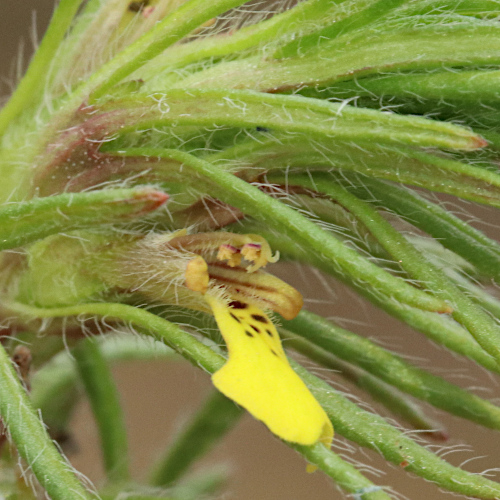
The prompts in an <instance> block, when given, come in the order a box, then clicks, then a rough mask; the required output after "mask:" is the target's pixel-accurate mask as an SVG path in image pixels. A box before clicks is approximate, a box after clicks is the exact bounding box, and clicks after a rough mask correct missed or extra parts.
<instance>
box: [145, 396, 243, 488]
mask: <svg viewBox="0 0 500 500" xmlns="http://www.w3.org/2000/svg"><path fill="white" fill-rule="evenodd" d="M242 414H243V410H242V409H241V408H239V407H238V406H237V405H236V404H235V403H234V402H233V401H231V400H230V399H228V398H226V397H225V396H224V395H223V394H221V393H220V392H218V391H213V392H212V394H211V395H210V396H209V397H208V399H207V400H206V401H205V403H204V405H203V407H202V408H201V409H200V411H199V412H198V413H197V414H196V415H195V416H194V417H193V418H192V419H191V421H190V422H189V423H188V425H187V426H186V428H185V430H184V431H183V432H182V433H181V434H180V435H179V436H178V437H177V438H176V440H175V442H174V443H173V444H172V445H171V446H170V447H169V449H168V451H167V454H166V455H165V456H164V457H163V458H162V459H161V460H160V462H159V463H158V465H157V466H156V469H155V472H154V474H153V477H152V479H151V483H152V484H153V486H170V485H171V484H172V483H174V482H176V481H177V480H178V479H179V478H180V477H182V476H183V475H184V473H185V472H186V470H187V469H188V468H189V467H190V466H191V465H192V464H193V463H194V462H195V461H196V460H197V459H199V458H200V457H201V456H203V455H204V454H206V453H207V452H208V451H209V450H210V449H211V448H212V447H213V446H215V445H216V444H217V443H218V442H219V440H220V439H221V438H222V437H223V436H224V435H225V434H226V433H227V432H229V430H230V429H231V428H232V427H233V425H235V424H236V422H237V421H238V420H239V418H240V417H241V415H242Z"/></svg>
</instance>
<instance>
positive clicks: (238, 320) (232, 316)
mask: <svg viewBox="0 0 500 500" xmlns="http://www.w3.org/2000/svg"><path fill="white" fill-rule="evenodd" d="M229 315H230V316H231V318H233V319H234V321H237V322H238V323H241V319H240V318H238V316H235V315H234V314H233V313H231V312H230V313H229Z"/></svg>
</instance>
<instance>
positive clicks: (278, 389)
mask: <svg viewBox="0 0 500 500" xmlns="http://www.w3.org/2000/svg"><path fill="white" fill-rule="evenodd" d="M206 300H207V302H208V303H209V304H210V306H211V308H212V311H213V313H214V316H215V320H216V321H217V324H218V326H219V328H220V330H221V333H222V336H223V337H224V340H225V341H226V344H227V348H228V352H229V360H228V361H227V362H226V364H225V365H224V366H223V367H222V368H221V369H220V370H219V371H217V372H216V373H214V375H213V376H212V381H213V384H214V385H215V387H216V388H217V389H218V390H219V391H221V392H222V393H223V394H224V395H225V396H227V397H228V398H230V399H232V400H233V401H235V402H236V403H238V404H239V405H241V406H242V407H244V408H245V409H246V410H247V411H248V412H249V413H250V414H251V415H253V416H254V417H255V418H257V419H258V420H261V421H262V422H264V424H266V426H267V427H268V428H269V429H270V430H271V432H273V433H274V434H276V435H277V436H279V437H280V438H282V439H284V440H286V441H290V442H293V443H299V444H303V445H312V444H315V443H317V442H318V441H320V442H322V443H324V444H325V445H326V446H328V447H329V446H330V444H331V441H332V439H333V427H332V424H331V422H330V420H329V418H328V416H327V415H326V413H325V411H324V410H323V408H322V407H321V406H320V404H319V403H318V402H317V401H316V399H315V398H314V396H313V395H312V394H311V392H310V391H309V389H308V388H307V387H306V385H305V384H304V382H303V381H302V379H301V378H300V377H299V376H298V375H297V374H296V373H295V372H294V371H293V369H292V367H291V366H290V364H289V362H288V360H287V358H286V355H285V353H284V351H283V348H282V346H281V341H280V338H279V335H278V332H277V331H276V328H275V327H274V325H273V324H272V322H271V321H270V320H269V318H268V317H267V316H266V315H265V313H264V312H263V311H261V310H260V309H258V308H257V307H255V306H253V305H250V304H246V303H241V302H237V303H233V306H232V307H231V304H230V305H226V304H225V303H224V302H222V301H220V300H217V299H214V298H213V297H209V296H206Z"/></svg>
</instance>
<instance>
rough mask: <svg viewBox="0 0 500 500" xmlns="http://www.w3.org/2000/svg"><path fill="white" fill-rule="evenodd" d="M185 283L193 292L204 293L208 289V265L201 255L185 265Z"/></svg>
mask: <svg viewBox="0 0 500 500" xmlns="http://www.w3.org/2000/svg"><path fill="white" fill-rule="evenodd" d="M184 277H185V284H186V287H187V288H189V289H190V290H192V291H193V292H201V293H205V292H206V291H207V290H208V281H209V276H208V266H207V263H206V262H205V259H204V258H203V257H200V256H198V257H195V258H194V259H191V260H190V261H189V262H188V264H187V266H186V273H185V275H184Z"/></svg>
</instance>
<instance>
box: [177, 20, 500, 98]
mask: <svg viewBox="0 0 500 500" xmlns="http://www.w3.org/2000/svg"><path fill="white" fill-rule="evenodd" d="M465 19H468V22H467V23H465V22H463V23H462V24H461V25H459V24H457V23H449V24H448V25H446V24H444V25H430V26H421V27H416V28H414V27H412V26H403V27H401V29H400V30H397V29H394V30H391V31H383V32H379V30H373V34H372V33H370V34H367V33H365V32H364V31H363V30H361V31H360V34H359V36H351V35H352V34H351V35H349V34H347V35H345V36H343V37H339V38H337V39H335V40H333V41H329V42H326V43H324V44H323V45H321V46H320V47H319V48H318V49H317V50H315V51H313V52H311V54H307V57H305V56H304V57H292V58H288V59H278V60H276V59H269V58H262V57H261V56H251V57H249V58H247V59H244V60H236V61H228V62H221V63H219V64H217V65H213V66H210V67H209V68H207V69H205V70H203V71H196V72H194V73H193V74H192V75H190V76H186V77H185V78H183V79H180V80H176V82H175V87H181V88H186V87H206V88H217V87H220V86H221V85H224V87H226V88H228V89H232V88H242V89H253V90H259V91H262V92H284V91H292V90H298V89H303V88H304V87H312V88H319V89H323V88H327V87H329V86H331V85H333V84H335V83H337V82H343V81H351V80H354V79H356V78H367V77H369V76H374V75H380V74H383V75H385V74H387V73H398V74H399V73H401V72H406V71H407V72H409V71H432V70H441V69H442V68H443V67H447V68H470V69H476V68H478V67H481V66H494V65H498V64H499V63H500V55H499V54H498V51H497V50H496V48H497V46H498V40H499V37H500V27H499V26H498V24H497V23H495V22H493V21H491V22H489V21H488V22H486V21H481V22H477V23H476V25H474V26H471V21H470V18H465Z"/></svg>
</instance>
